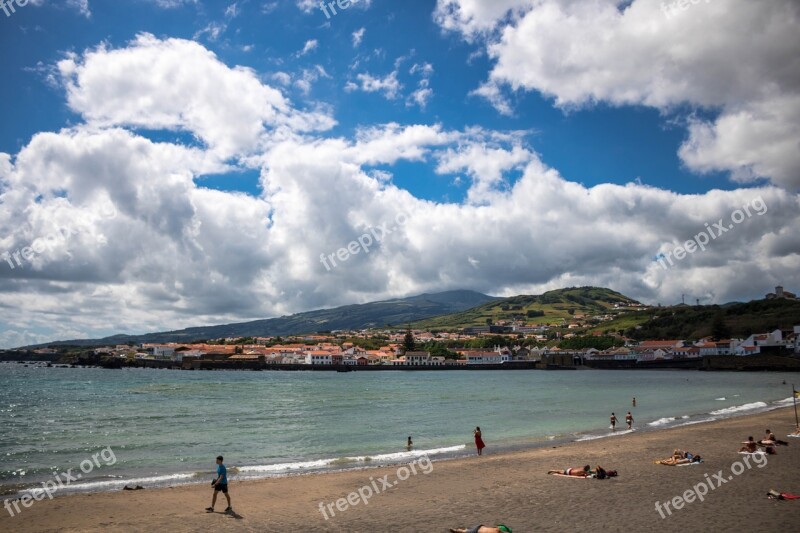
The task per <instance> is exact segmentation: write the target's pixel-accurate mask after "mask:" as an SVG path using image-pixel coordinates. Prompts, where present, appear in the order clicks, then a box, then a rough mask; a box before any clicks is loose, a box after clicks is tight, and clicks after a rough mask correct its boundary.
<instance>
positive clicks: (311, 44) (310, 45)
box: [297, 39, 319, 56]
mask: <svg viewBox="0 0 800 533" xmlns="http://www.w3.org/2000/svg"><path fill="white" fill-rule="evenodd" d="M317 47H319V41H317V40H316V39H309V40H308V41H306V44H305V45H303V49H302V50H301V51H299V52H298V53H297V55H298V56H304V55H306V54H308V53H310V52H313V51H314V50H316V49H317Z"/></svg>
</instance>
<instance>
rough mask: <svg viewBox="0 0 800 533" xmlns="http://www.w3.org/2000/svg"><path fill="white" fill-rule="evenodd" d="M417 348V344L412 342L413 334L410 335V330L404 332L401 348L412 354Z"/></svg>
mask: <svg viewBox="0 0 800 533" xmlns="http://www.w3.org/2000/svg"><path fill="white" fill-rule="evenodd" d="M416 347H417V343H416V342H414V334H413V333H411V329H410V328H409V329H407V330H406V336H405V338H403V348H404V349H405V351H407V352H413V351H414V349H415V348H416Z"/></svg>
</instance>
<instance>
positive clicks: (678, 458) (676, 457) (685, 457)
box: [654, 450, 703, 466]
mask: <svg viewBox="0 0 800 533" xmlns="http://www.w3.org/2000/svg"><path fill="white" fill-rule="evenodd" d="M675 452H677V453H673V454H672V457H670V458H669V459H659V460H658V461H654V462H655V464H657V465H669V466H675V465H689V464H692V463H700V462H702V461H703V458H702V457H700V456H699V455H695V454H693V453H692V452H684V451H680V450H675Z"/></svg>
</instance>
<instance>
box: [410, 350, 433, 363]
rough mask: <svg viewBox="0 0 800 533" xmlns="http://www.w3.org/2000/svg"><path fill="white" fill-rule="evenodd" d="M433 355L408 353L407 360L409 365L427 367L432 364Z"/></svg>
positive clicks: (417, 352)
mask: <svg viewBox="0 0 800 533" xmlns="http://www.w3.org/2000/svg"><path fill="white" fill-rule="evenodd" d="M430 359H431V354H430V353H428V352H420V351H416V352H406V353H405V360H406V363H408V364H409V365H427V364H428V363H429V362H430Z"/></svg>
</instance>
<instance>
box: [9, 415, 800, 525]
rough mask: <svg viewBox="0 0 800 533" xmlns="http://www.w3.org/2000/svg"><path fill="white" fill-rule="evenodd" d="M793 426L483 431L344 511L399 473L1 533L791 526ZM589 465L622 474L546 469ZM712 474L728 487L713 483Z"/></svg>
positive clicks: (133, 502) (70, 513) (150, 500)
mask: <svg viewBox="0 0 800 533" xmlns="http://www.w3.org/2000/svg"><path fill="white" fill-rule="evenodd" d="M767 427H769V428H771V429H772V430H773V431H774V432H775V433H776V435H777V436H778V438H781V439H783V440H786V441H789V442H790V446H789V447H783V446H781V447H779V448H778V454H777V455H773V456H768V458H767V460H766V462H763V461H762V462H761V463H760V464H762V465H763V466H762V467H759V466H758V463H757V462H756V461H755V460H754V459H753V460H750V466H749V467H748V466H747V465H746V464H745V463H744V462H743V456H741V455H739V454H737V452H736V450H737V449H738V447H739V443H740V442H741V441H743V440H745V439H746V438H747V436H748V435H754V436H755V437H756V439H757V440H758V439H759V438H761V436H762V435H763V432H764V428H767ZM793 427H794V414H793V412H792V410H791V408H790V409H781V410H777V411H772V412H769V413H765V414H758V415H751V416H743V417H737V418H733V419H728V420H721V421H715V422H710V423H705V424H696V425H691V426H685V427H681V428H674V429H669V430H663V431H653V432H638V433H637V432H634V433H632V434H627V435H620V436H616V437H613V438H609V439H599V440H594V441H585V442H576V443H571V444H568V445H562V446H558V447H555V448H553V447H549V448H539V449H532V450H525V451H520V452H513V453H505V454H492V439H491V435H484V440H486V443H487V445H488V447H487V448H486V449H485V450H484V455H483V457H477V456H475V457H469V458H464V459H457V460H450V461H440V462H435V463H432V469H431V468H426V469H423V466H426V465H417V466H416V469H417V474H416V475H414V474H411V475H410V476H409V477H408V479H406V480H405V481H398V483H397V485H396V486H393V487H392V488H391V489H389V490H386V492H383V493H380V494H377V495H374V496H372V497H371V498H370V499H369V503H368V504H367V505H364V503H363V502H361V501H358V502H357V503H356V505H354V506H352V507H350V506H349V504H348V507H349V508H348V509H347V510H345V511H344V512H341V511H339V510H337V509H336V507H335V504H336V501H337V499H339V498H346V497H347V496H348V494H350V493H352V492H354V491H357V490H358V489H359V488H360V487H362V486H365V485H368V486H369V485H371V480H370V478H372V479H373V480H375V485H373V486H377V487H378V488H381V487H382V484H381V483H380V482H379V481H377V480H378V478H382V477H383V476H384V475H388V476H389V477H388V478H387V480H388V481H389V483H392V482H393V481H396V480H397V473H398V470H397V468H398V467H386V468H379V469H369V470H361V471H348V472H335V473H327V474H316V475H305V476H296V477H288V478H276V479H268V480H258V481H244V482H234V481H231V484H230V491H231V496H232V499H233V508H234V510H235V511H236V515H235V516H229V515H225V514H223V513H221V512H219V511H222V509H223V508H224V504H221V502H220V501H218V502H217V511H218V512H216V513H214V514H207V513H205V512H204V508H205V507H207V506H208V505H209V503H210V499H211V493H212V491H211V489H210V487H209V486H206V485H205V484H204V485H192V486H183V487H177V488H171V489H157V490H154V489H145V490H141V491H120V492H114V493H104V494H91V495H85V494H82V495H81V494H79V495H71V496H63V497H56V498H55V499H53V500H43V501H40V502H34V503H33V505H32V506H31V507H30V508H27V509H24V510H23V511H22V513H21V514H20V515H18V516H15V517H13V518H12V517H10V516H9V515H8V513H7V512H5V511H2V515H0V531H148V532H149V531H281V532H288V531H292V532H314V531H342V532H344V531H346V532H370V533H372V532H404V531H408V532H446V531H448V528H450V527H463V526H466V527H471V526H474V525H476V524H478V523H483V524H496V523H498V522H502V523H505V524H507V525H509V526H511V528H512V529H513V530H514V533H526V532H533V531H558V532H563V531H579V530H590V529H593V528H596V529H602V530H604V531H626V532H640V531H648V530H651V531H676V532H678V531H687V530H689V531H733V530H736V531H753V532H759V531H765V532H766V531H769V532H770V533H776V532H784V531H798V530H800V500H796V501H776V500H770V499H768V498H767V497H766V493H767V492H768V491H769V490H770V489H776V490H778V491H781V492H793V493H795V494H800V439H796V440H795V439H789V438H786V434H787V433H789V432H790V431H791V430H792V429H793ZM675 447H680V448H684V449H689V450H691V451H694V452H696V453H699V454H701V455H703V456H704V457H706V462H705V463H703V464H701V465H699V466H691V467H669V466H660V465H654V464H653V460H655V459H658V458H663V457H667V456H669V455H670V453H671V451H672V449H673V448H675ZM587 462H588V463H591V464H592V465H595V464H600V465H602V466H604V467H605V468H611V469H617V470H618V471H619V477H617V478H615V479H608V480H595V479H588V480H582V479H569V478H560V477H555V476H548V475H547V474H546V472H547V470H549V469H555V468H564V467H567V466H579V465H583V464H585V463H587ZM732 467H733V468H735V469H736V471H737V472H739V475H734V474H733V473H732ZM423 470H426V471H429V473H428V474H424V473H423ZM720 470H721V471H722V478H723V479H725V480H726V482H725V483H724V484H721V485H720V486H719V487H716V485H718V484H720V481H719V478H716V477H715V474H718V473H719V471H720ZM403 474H405V472H401V475H403ZM706 474H707V476H706ZM729 477H731V478H732V479H728V478H729ZM707 479H709V480H711V481H710V482H711V483H713V484H714V486H715V487H716V488H714V489H713V490H708V494H707V495H705V496H704V501H702V502H701V501H699V500H694V501H692V502H691V503H685V504H684V506H683V508H682V509H680V510H674V509H673V508H672V506H671V507H670V511H671V515H670V514H669V513H667V512H666V511H662V512H663V514H664V518H662V517H661V516H660V515H659V513H658V511H657V510H656V507H655V504H656V501H660V502H662V509H663V502H665V501H669V500H672V499H673V498H674V497H676V496H679V495H682V494H684V492H685V491H687V490H689V489H692V487H693V486H694V485H696V484H698V483H701V482H706V480H707ZM698 490H699V491H700V492H702V491H703V489H702V488H699V489H698ZM364 492H365V493H366V491H364ZM352 499H353V501H355V497H352ZM221 501H222V502H224V498H222V499H221ZM320 502H324V503H331V504H332V505H333V510H334V512H335V516H330V511H329V510H328V514H329V517H328V519H327V520H326V519H325V518H324V517H323V515H322V513H321V512H320V510H319V504H320ZM343 503H344V502H340V504H343ZM342 506H343V505H342Z"/></svg>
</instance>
